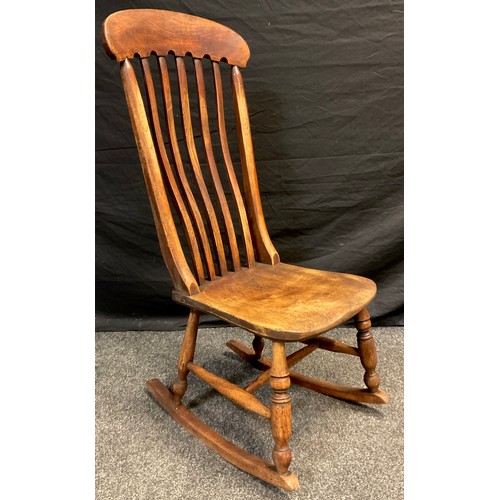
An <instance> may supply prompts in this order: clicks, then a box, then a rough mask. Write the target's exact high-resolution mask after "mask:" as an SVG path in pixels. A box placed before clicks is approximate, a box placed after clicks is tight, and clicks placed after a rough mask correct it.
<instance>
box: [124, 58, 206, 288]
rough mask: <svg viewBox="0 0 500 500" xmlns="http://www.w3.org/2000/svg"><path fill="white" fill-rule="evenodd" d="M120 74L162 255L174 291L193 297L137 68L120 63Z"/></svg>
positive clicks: (192, 283) (193, 282) (193, 284)
mask: <svg viewBox="0 0 500 500" xmlns="http://www.w3.org/2000/svg"><path fill="white" fill-rule="evenodd" d="M120 73H121V77H122V81H123V88H124V90H125V97H126V99H127V106H128V109H129V112H130V118H131V122H132V128H133V130H134V136H135V138H136V142H137V149H138V151H139V156H140V159H141V165H142V168H143V173H144V180H145V182H146V188H147V190H148V195H149V200H150V202H151V208H152V212H153V218H154V221H155V225H156V231H157V233H158V239H159V242H160V248H161V252H162V255H163V258H164V260H165V264H166V265H167V267H168V270H169V271H170V275H171V276H172V281H173V284H174V287H175V288H176V289H177V290H183V291H185V292H187V293H188V294H190V295H192V294H195V293H197V292H199V287H198V284H197V282H196V280H195V278H194V276H193V273H192V272H191V269H190V268H189V265H188V263H187V261H186V258H185V256H184V253H183V251H182V247H181V243H180V241H179V237H178V236H177V230H176V227H175V222H174V219H173V217H172V212H171V211H170V206H169V204H168V200H167V195H166V193H165V187H164V184H163V179H162V175H161V170H160V165H159V163H158V158H157V156H156V150H155V146H154V144H153V140H152V136H151V133H150V129H149V125H148V120H147V117H146V112H145V109H144V103H143V101H142V98H141V92H140V90H139V84H138V83H137V78H136V76H135V72H134V68H133V67H132V65H131V63H130V61H129V60H128V59H125V60H124V61H123V62H122V63H121V66H120Z"/></svg>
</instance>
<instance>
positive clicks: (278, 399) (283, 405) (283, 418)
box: [270, 340, 292, 474]
mask: <svg viewBox="0 0 500 500" xmlns="http://www.w3.org/2000/svg"><path fill="white" fill-rule="evenodd" d="M270 385H271V388H272V390H273V395H272V396H271V431H272V434H273V438H274V442H275V446H274V450H273V462H274V464H275V466H276V470H277V471H278V472H279V473H280V474H286V473H287V471H288V467H289V466H290V462H291V461H292V450H290V447H289V446H288V440H289V439H290V436H291V434H292V403H291V399H290V395H289V394H288V393H287V391H288V388H289V387H290V377H289V374H288V366H287V361H286V351H285V343H284V342H280V341H276V340H273V359H272V366H271V378H270Z"/></svg>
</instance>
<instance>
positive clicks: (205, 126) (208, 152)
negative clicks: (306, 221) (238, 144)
mask: <svg viewBox="0 0 500 500" xmlns="http://www.w3.org/2000/svg"><path fill="white" fill-rule="evenodd" d="M194 67H195V72H196V84H197V87H198V109H199V115H200V126H201V133H202V137H203V146H204V150H205V158H206V161H207V164H208V167H209V170H210V176H211V178H212V182H213V186H214V188H215V192H216V194H217V201H218V203H219V208H220V210H221V212H222V217H223V219H224V224H225V226H226V231H227V238H228V242H229V249H230V252H231V259H232V261H233V268H234V271H239V270H240V268H241V264H240V256H239V253H238V243H237V241H236V234H235V232H234V226H233V220H232V218H231V212H230V211H229V205H228V203H227V199H226V195H225V193H224V188H223V187H222V183H221V180H220V176H219V171H218V169H217V165H216V163H215V158H214V152H213V148H212V139H211V137H210V125H209V122H208V108H207V97H206V92H205V79H204V77H203V64H202V61H201V59H194Z"/></svg>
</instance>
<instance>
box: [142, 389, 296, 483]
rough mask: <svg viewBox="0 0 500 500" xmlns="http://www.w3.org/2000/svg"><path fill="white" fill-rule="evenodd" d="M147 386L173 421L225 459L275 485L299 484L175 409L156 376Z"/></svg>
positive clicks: (193, 417) (182, 410)
mask: <svg viewBox="0 0 500 500" xmlns="http://www.w3.org/2000/svg"><path fill="white" fill-rule="evenodd" d="M147 387H148V390H149V391H150V393H151V394H152V396H153V397H154V398H155V399H156V401H158V403H159V404H160V405H161V407H162V408H163V409H164V410H165V411H167V413H168V414H169V415H170V416H171V417H172V418H173V419H174V420H176V421H177V422H178V423H179V424H180V425H182V426H183V427H184V428H185V429H186V430H187V431H188V432H190V433H191V434H192V435H193V436H195V437H196V438H198V439H199V440H200V441H202V442H203V443H204V444H205V445H206V446H208V447H209V448H210V449H211V450H213V451H215V452H216V453H217V454H219V455H220V456H221V457H222V458H224V459H225V460H227V461H228V462H230V463H232V464H233V465H235V466H236V467H239V468H240V469H241V470H244V471H245V472H248V473H249V474H252V475H253V476H256V477H258V478H260V479H262V480H263V481H266V482H267V483H270V484H272V485H274V486H277V487H278V488H283V489H284V490H287V491H291V490H296V489H297V488H298V487H299V480H298V479H297V476H296V475H295V474H293V473H291V472H290V473H288V474H287V475H282V474H278V473H277V472H276V470H275V466H274V465H273V464H272V463H270V462H267V461H266V460H263V459H262V458H260V457H257V456H256V455H254V454H252V453H249V452H248V451H246V450H244V449H242V448H240V447H238V446H236V445H235V444H234V443H232V442H231V441H228V440H227V439H225V438H224V437H223V436H221V435H220V434H219V433H218V432H215V431H214V430H213V429H212V428H210V427H209V426H208V425H206V424H205V423H204V422H203V421H202V420H200V419H199V418H197V417H196V416H195V415H193V414H192V413H191V412H190V411H189V410H188V409H187V408H186V407H185V406H183V405H181V406H180V407H179V408H176V407H175V404H174V400H173V397H172V394H171V392H170V391H169V390H168V389H167V388H166V387H165V386H164V385H163V384H162V383H161V382H160V381H159V380H158V379H153V380H149V381H148V383H147Z"/></svg>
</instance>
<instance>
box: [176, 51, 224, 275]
mask: <svg viewBox="0 0 500 500" xmlns="http://www.w3.org/2000/svg"><path fill="white" fill-rule="evenodd" d="M175 61H176V64H177V76H178V79H179V99H180V102H181V111H182V113H181V116H182V124H183V130H184V139H185V140H186V147H187V150H188V156H189V163H190V164H191V169H192V171H193V174H194V177H195V180H196V187H197V188H198V191H199V193H200V195H201V198H202V201H203V205H202V206H203V209H204V211H205V215H206V218H207V219H208V222H209V225H210V228H211V231H210V232H209V236H211V237H212V241H213V243H214V246H215V248H216V253H217V257H218V259H217V261H218V263H219V274H220V275H221V276H224V275H226V274H227V264H226V256H225V253H224V244H223V243H222V236H221V232H220V228H219V223H218V221H217V215H216V214H215V210H214V206H213V203H212V199H211V198H210V193H209V192H208V189H207V185H206V183H205V179H204V177H203V171H202V170H201V166H200V162H199V159H198V153H197V151H196V143H195V141H194V134H193V125H192V121H191V106H190V102H189V92H188V83H187V75H186V66H185V64H184V59H183V58H182V57H176V58H175Z"/></svg>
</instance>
